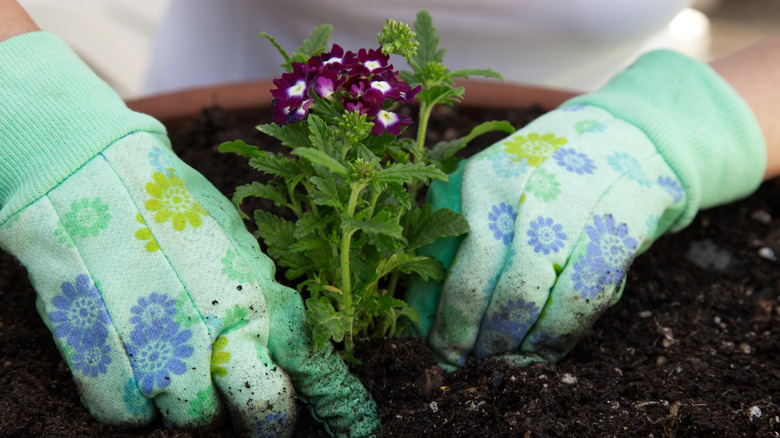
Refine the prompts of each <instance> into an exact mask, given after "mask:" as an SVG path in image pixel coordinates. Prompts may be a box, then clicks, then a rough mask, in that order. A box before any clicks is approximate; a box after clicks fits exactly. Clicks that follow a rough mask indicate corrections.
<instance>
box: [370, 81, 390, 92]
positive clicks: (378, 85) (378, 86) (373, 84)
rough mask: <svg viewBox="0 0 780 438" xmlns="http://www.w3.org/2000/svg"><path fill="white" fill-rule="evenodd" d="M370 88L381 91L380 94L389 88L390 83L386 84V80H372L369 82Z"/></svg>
mask: <svg viewBox="0 0 780 438" xmlns="http://www.w3.org/2000/svg"><path fill="white" fill-rule="evenodd" d="M371 88H375V89H377V90H379V91H381V92H382V94H385V93H387V92H388V91H389V90H390V88H391V87H390V84H388V83H387V82H386V81H374V82H371Z"/></svg>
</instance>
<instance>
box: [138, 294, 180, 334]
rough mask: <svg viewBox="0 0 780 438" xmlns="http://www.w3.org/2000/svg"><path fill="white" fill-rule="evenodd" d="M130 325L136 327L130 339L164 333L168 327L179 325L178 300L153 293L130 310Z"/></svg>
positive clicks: (141, 299)
mask: <svg viewBox="0 0 780 438" xmlns="http://www.w3.org/2000/svg"><path fill="white" fill-rule="evenodd" d="M130 313H132V314H133V316H131V317H130V324H132V325H133V326H134V328H133V333H132V334H131V335H130V337H136V338H138V337H150V338H151V337H154V336H156V334H157V333H159V332H161V331H163V330H164V329H165V326H166V325H169V324H177V321H176V318H175V316H176V300H175V299H173V298H169V297H168V296H167V295H165V294H160V293H156V292H155V293H152V294H151V295H149V297H148V298H147V297H141V298H139V299H138V304H136V305H134V306H132V307H131V308H130Z"/></svg>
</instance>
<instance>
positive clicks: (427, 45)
mask: <svg viewBox="0 0 780 438" xmlns="http://www.w3.org/2000/svg"><path fill="white" fill-rule="evenodd" d="M414 32H415V33H416V34H417V42H418V43H420V44H419V45H418V46H417V54H416V55H415V56H413V57H412V60H413V61H414V62H415V63H417V65H420V66H422V65H425V64H427V63H428V62H430V61H436V62H443V60H444V53H445V52H446V50H444V49H439V37H437V36H436V28H435V27H433V18H431V14H429V13H428V11H420V12H418V13H417V19H416V20H415V21H414Z"/></svg>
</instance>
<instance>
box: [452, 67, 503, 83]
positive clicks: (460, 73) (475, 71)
mask: <svg viewBox="0 0 780 438" xmlns="http://www.w3.org/2000/svg"><path fill="white" fill-rule="evenodd" d="M470 76H482V77H484V78H493V79H498V80H500V81H502V82H503V81H504V76H502V75H501V73H499V72H497V71H494V70H491V69H489V68H470V69H463V70H455V71H453V72H450V77H452V78H464V79H468V78H469V77H470Z"/></svg>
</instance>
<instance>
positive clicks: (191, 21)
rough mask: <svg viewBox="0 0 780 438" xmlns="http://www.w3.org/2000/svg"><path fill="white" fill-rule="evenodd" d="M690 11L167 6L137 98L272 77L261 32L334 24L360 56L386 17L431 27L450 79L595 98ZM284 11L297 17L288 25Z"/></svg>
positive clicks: (299, 34) (615, 2) (483, 5)
mask: <svg viewBox="0 0 780 438" xmlns="http://www.w3.org/2000/svg"><path fill="white" fill-rule="evenodd" d="M692 3H693V1H692V0H663V1H656V2H653V3H648V4H642V3H639V2H623V1H620V0H598V1H574V2H567V3H566V6H565V7H561V5H560V4H559V3H557V2H550V1H545V0H523V1H520V2H518V1H511V0H491V1H489V2H480V1H474V0H455V1H448V2H440V1H435V0H426V1H414V0H399V1H394V2H393V3H392V4H387V5H378V4H376V3H366V2H356V1H353V0H325V1H312V0H291V1H288V2H284V3H274V2H267V1H258V0H228V1H227V2H214V1H211V0H193V1H187V0H172V1H171V3H170V5H169V6H168V8H167V11H166V13H165V14H164V15H163V18H162V21H161V23H160V25H159V26H158V30H157V32H156V35H155V37H154V42H153V47H152V56H151V61H150V63H149V67H148V72H147V75H146V78H145V81H144V84H143V89H142V92H143V94H144V95H150V94H160V93H168V92H172V91H176V90H182V89H187V88H192V87H200V86H205V85H215V84H224V83H229V82H240V81H251V80H257V79H268V78H274V77H278V76H279V75H280V73H281V72H282V70H281V68H280V67H279V65H280V64H281V60H280V58H279V54H278V53H277V51H276V49H275V48H274V47H273V46H272V45H271V44H270V43H268V42H267V41H258V39H257V34H258V33H259V32H260V31H264V32H267V33H269V34H270V35H272V36H273V37H274V38H275V39H277V40H278V42H279V43H280V44H281V46H282V47H284V48H286V49H288V50H292V49H293V48H295V47H297V46H298V45H299V44H300V43H301V42H302V41H303V40H304V39H305V38H308V36H309V33H310V32H311V31H312V29H314V28H315V27H316V26H319V25H320V24H323V23H330V24H332V25H333V37H332V40H333V41H334V42H337V43H338V44H339V45H341V46H342V47H344V48H345V49H346V50H355V51H357V50H358V49H359V48H362V47H365V46H366V45H367V44H369V45H370V44H372V42H374V41H375V39H376V33H377V32H378V29H381V28H382V26H383V25H384V22H385V19H386V18H387V17H391V18H393V19H395V20H398V21H401V22H404V23H410V24H411V23H412V22H413V21H414V19H415V14H416V13H417V12H418V11H420V10H427V11H428V12H430V14H431V16H433V17H434V21H435V23H434V24H435V26H436V29H437V35H438V36H439V37H440V39H441V41H440V45H439V47H442V48H445V49H449V50H448V52H447V55H446V58H445V61H446V63H447V66H448V67H449V68H451V69H453V70H458V69H466V68H491V69H493V70H495V71H497V72H499V73H501V74H502V75H503V76H504V78H505V79H506V81H507V82H511V83H523V84H533V85H538V86H545V87H550V88H556V89H570V90H578V91H593V90H595V89H596V88H597V87H599V86H601V85H603V84H604V82H606V80H607V79H609V78H610V77H611V76H612V75H613V74H615V73H617V72H618V71H619V70H620V69H621V68H624V67H625V66H626V65H627V64H628V63H629V62H630V61H632V60H633V59H635V58H636V57H637V56H638V55H639V53H641V52H642V51H644V50H647V46H648V44H651V45H654V46H658V45H664V46H668V45H670V44H672V45H677V46H680V45H681V43H679V42H677V43H674V42H672V41H670V40H672V39H673V38H671V37H669V35H667V32H666V28H667V25H668V24H669V23H670V21H671V20H672V19H673V18H674V17H676V16H677V15H679V14H680V13H681V11H683V10H684V9H686V8H687V7H688V6H690V5H691V4H692ZM290 11H295V14H294V16H295V21H294V22H292V23H291V22H290V18H289V17H290ZM700 44H703V45H706V43H700ZM193 46H196V47H198V48H199V50H197V51H193V50H191V49H190V48H191V47H193ZM694 51H696V50H694ZM701 51H702V50H701V49H699V52H701ZM697 55H698V56H701V53H697ZM530 60H533V61H532V62H531V61H530Z"/></svg>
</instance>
